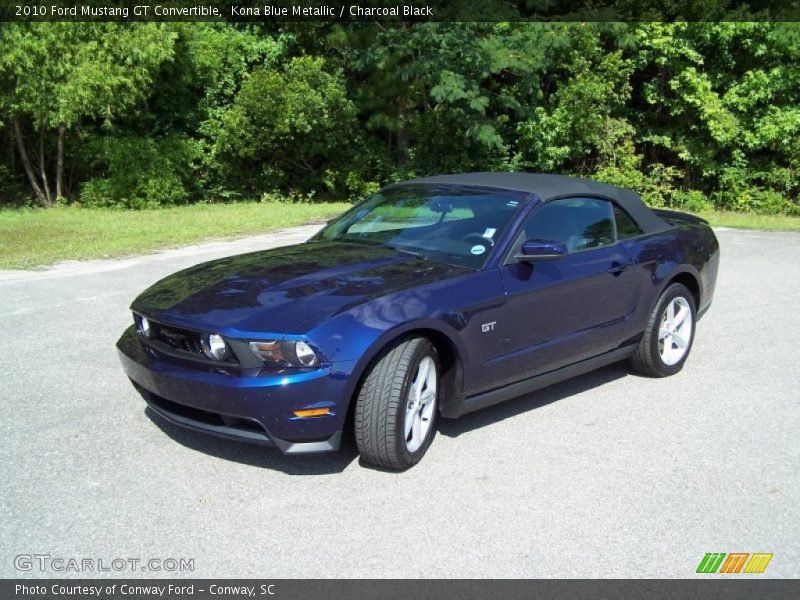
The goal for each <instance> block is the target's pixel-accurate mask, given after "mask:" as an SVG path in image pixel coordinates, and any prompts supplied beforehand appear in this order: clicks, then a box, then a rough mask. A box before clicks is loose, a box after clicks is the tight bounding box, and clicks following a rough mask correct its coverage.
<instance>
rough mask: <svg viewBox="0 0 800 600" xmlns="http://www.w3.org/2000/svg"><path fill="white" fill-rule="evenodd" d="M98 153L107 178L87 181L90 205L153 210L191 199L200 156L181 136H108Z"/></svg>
mask: <svg viewBox="0 0 800 600" xmlns="http://www.w3.org/2000/svg"><path fill="white" fill-rule="evenodd" d="M99 145H100V146H101V148H100V149H99V151H98V154H99V156H100V159H101V161H102V171H103V173H104V174H105V176H104V177H97V178H94V179H91V180H89V181H88V182H86V183H85V184H84V186H83V188H82V190H81V195H80V200H81V203H82V204H84V205H86V206H94V207H97V206H119V207H123V208H152V207H156V206H159V205H173V204H182V203H185V202H186V201H187V200H188V199H189V190H190V186H191V185H192V173H193V170H192V168H191V167H192V164H193V161H197V159H198V158H199V156H200V148H199V145H198V144H197V143H196V142H193V141H192V140H188V139H186V138H181V137H177V136H172V137H167V138H162V139H160V140H153V139H150V138H146V137H133V136H128V137H105V138H102V139H101V140H99Z"/></svg>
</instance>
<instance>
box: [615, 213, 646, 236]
mask: <svg viewBox="0 0 800 600" xmlns="http://www.w3.org/2000/svg"><path fill="white" fill-rule="evenodd" d="M614 220H615V221H616V223H617V239H620V240H627V239H628V238H632V237H636V236H637V235H641V234H642V230H641V229H640V228H639V226H638V225H637V224H636V222H635V221H634V220H633V219H631V216H630V215H629V214H628V213H626V212H625V211H624V210H623V209H621V208H620V207H619V206H617V205H616V204H615V205H614Z"/></svg>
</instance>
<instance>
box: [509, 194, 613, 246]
mask: <svg viewBox="0 0 800 600" xmlns="http://www.w3.org/2000/svg"><path fill="white" fill-rule="evenodd" d="M531 239H539V240H550V241H554V242H561V243H563V244H564V245H565V246H566V247H567V251H569V252H578V251H580V250H588V249H590V248H597V247H599V246H605V245H607V244H613V243H614V242H615V241H616V240H615V238H614V221H613V220H612V210H611V203H610V202H608V201H607V200H600V199H596V198H564V199H562V200H551V201H550V202H547V203H545V204H544V205H543V206H540V207H539V208H537V209H536V210H535V211H534V212H533V214H532V215H531V216H530V217H528V221H527V222H526V223H525V224H524V225H523V227H522V232H521V233H520V236H519V238H518V239H517V240H516V242H515V244H514V247H515V252H516V251H517V250H518V247H519V246H521V245H522V242H524V241H525V240H531Z"/></svg>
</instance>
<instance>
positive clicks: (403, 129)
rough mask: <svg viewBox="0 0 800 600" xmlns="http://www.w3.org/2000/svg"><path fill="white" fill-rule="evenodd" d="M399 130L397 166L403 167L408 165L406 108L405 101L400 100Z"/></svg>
mask: <svg viewBox="0 0 800 600" xmlns="http://www.w3.org/2000/svg"><path fill="white" fill-rule="evenodd" d="M398 104H399V107H400V115H399V116H400V130H399V131H398V132H397V151H398V154H397V164H398V165H400V166H401V167H405V166H406V164H407V163H408V145H409V139H408V137H409V136H408V107H407V106H406V103H405V100H400V102H399V103H398Z"/></svg>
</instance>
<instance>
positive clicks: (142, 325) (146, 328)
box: [136, 316, 152, 338]
mask: <svg viewBox="0 0 800 600" xmlns="http://www.w3.org/2000/svg"><path fill="white" fill-rule="evenodd" d="M136 329H138V330H139V333H141V334H142V335H143V336H144V337H146V338H149V337H150V334H151V333H152V330H151V329H150V321H148V320H147V317H142V316H139V317H137V318H136Z"/></svg>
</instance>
